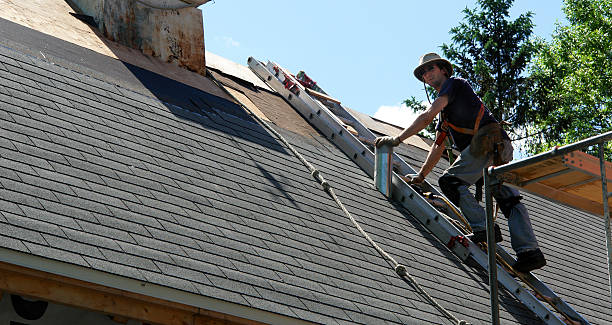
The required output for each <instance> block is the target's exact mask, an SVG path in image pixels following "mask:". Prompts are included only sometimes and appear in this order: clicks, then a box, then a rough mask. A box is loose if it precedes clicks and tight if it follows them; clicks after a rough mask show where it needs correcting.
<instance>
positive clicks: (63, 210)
mask: <svg viewBox="0 0 612 325" xmlns="http://www.w3.org/2000/svg"><path fill="white" fill-rule="evenodd" d="M39 202H40V204H41V206H39V207H37V208H38V209H44V210H47V211H48V212H51V213H54V214H59V215H62V216H66V217H69V218H72V219H79V220H85V221H90V222H98V220H97V219H96V217H94V215H93V214H92V213H91V212H90V211H87V210H83V209H81V207H80V206H79V207H71V206H67V205H65V204H62V203H57V202H52V201H47V200H39Z"/></svg>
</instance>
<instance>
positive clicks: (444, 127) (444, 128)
mask: <svg viewBox="0 0 612 325" xmlns="http://www.w3.org/2000/svg"><path fill="white" fill-rule="evenodd" d="M484 111H485V108H484V103H482V102H480V110H479V111H478V116H476V122H474V128H473V129H468V128H462V127H459V126H456V125H454V124H452V123H451V122H449V121H448V120H447V119H446V118H444V117H442V119H443V121H442V127H441V129H442V130H441V131H440V134H439V135H438V137H437V138H436V145H438V146H439V145H441V144H442V142H443V141H444V139H446V137H447V136H448V128H449V127H450V128H451V129H453V130H455V131H457V132H460V133H464V134H471V135H474V134H476V133H477V132H478V127H479V126H480V120H482V117H483V116H484Z"/></svg>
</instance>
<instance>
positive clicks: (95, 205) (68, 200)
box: [55, 188, 110, 214]
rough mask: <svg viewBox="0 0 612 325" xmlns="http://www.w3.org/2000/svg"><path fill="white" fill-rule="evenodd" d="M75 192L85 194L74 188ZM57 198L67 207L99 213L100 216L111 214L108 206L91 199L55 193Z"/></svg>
mask: <svg viewBox="0 0 612 325" xmlns="http://www.w3.org/2000/svg"><path fill="white" fill-rule="evenodd" d="M74 190H75V192H77V194H79V195H82V194H83V193H85V192H84V191H82V190H80V189H78V188H74ZM55 196H56V197H57V199H58V200H59V202H60V203H62V204H64V205H67V206H71V207H74V208H80V209H84V210H88V211H91V212H97V213H100V214H110V211H109V210H108V208H107V207H106V205H104V204H103V203H100V202H95V201H92V200H90V199H89V198H80V197H76V196H72V195H65V194H63V193H55Z"/></svg>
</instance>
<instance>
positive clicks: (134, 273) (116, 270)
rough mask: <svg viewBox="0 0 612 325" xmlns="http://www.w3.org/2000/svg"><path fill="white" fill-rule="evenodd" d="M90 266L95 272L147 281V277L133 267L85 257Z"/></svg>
mask: <svg viewBox="0 0 612 325" xmlns="http://www.w3.org/2000/svg"><path fill="white" fill-rule="evenodd" d="M83 259H85V261H87V263H89V265H91V267H92V268H93V269H95V270H100V271H104V272H108V273H111V274H117V275H121V276H125V277H128V278H132V279H136V280H140V281H145V280H146V279H145V277H144V276H143V275H142V272H141V271H140V270H138V269H136V268H134V267H132V266H128V265H121V264H117V263H115V262H109V261H106V260H100V259H96V258H92V257H88V256H85V257H83Z"/></svg>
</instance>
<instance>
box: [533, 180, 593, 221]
mask: <svg viewBox="0 0 612 325" xmlns="http://www.w3.org/2000/svg"><path fill="white" fill-rule="evenodd" d="M521 189H524V190H526V191H527V192H530V193H533V194H536V195H539V196H542V197H545V198H549V199H551V200H554V201H557V202H559V203H562V204H565V205H567V206H570V207H573V208H577V209H580V210H583V211H586V212H589V213H593V214H595V215H598V216H602V215H603V210H602V205H601V204H600V203H599V202H595V201H592V200H589V199H586V198H584V197H581V196H578V195H575V194H572V193H568V192H564V191H559V190H557V189H555V188H552V187H550V186H546V185H544V184H542V183H531V184H528V185H526V186H524V187H521Z"/></svg>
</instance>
